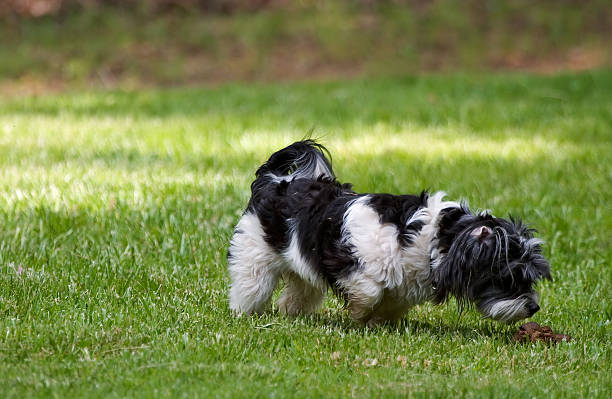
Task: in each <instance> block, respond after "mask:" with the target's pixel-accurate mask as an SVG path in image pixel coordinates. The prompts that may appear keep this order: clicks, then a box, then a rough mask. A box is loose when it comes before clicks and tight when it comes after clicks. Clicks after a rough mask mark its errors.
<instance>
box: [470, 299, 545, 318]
mask: <svg viewBox="0 0 612 399" xmlns="http://www.w3.org/2000/svg"><path fill="white" fill-rule="evenodd" d="M534 306H536V307H538V308H539V305H538V294H537V293H535V292H532V293H527V294H523V295H521V296H519V297H518V298H514V299H491V300H484V301H482V302H480V303H479V304H478V310H479V311H480V313H482V315H483V316H484V317H487V318H490V319H493V320H496V321H501V322H506V323H512V322H515V321H518V320H522V319H526V318H528V317H530V316H532V315H533V310H530V308H531V309H533V307H534Z"/></svg>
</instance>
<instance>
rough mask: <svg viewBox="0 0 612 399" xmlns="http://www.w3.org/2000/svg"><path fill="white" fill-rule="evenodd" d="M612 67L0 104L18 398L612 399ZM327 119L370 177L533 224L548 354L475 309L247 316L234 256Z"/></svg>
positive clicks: (335, 142) (1, 284)
mask: <svg viewBox="0 0 612 399" xmlns="http://www.w3.org/2000/svg"><path fill="white" fill-rule="evenodd" d="M611 93H612V72H611V71H609V70H602V71H597V72H591V73H582V74H566V75H558V76H554V77H533V76H526V75H497V76H485V77H483V76H480V77H475V76H469V75H454V76H447V77H442V76H440V77H421V78H415V77H398V78H380V79H362V80H352V81H338V82H329V83H312V82H310V83H293V84H274V85H261V84H252V85H243V86H239V85H227V86H222V87H218V88H214V89H197V88H190V89H173V90H141V91H136V92H122V91H85V92H71V93H64V94H56V95H47V96H43V97H27V98H19V99H18V98H12V99H9V98H4V99H0V153H1V154H2V156H1V157H0V226H1V227H0V315H1V317H0V392H2V393H3V396H4V397H62V398H63V397H147V396H162V397H166V396H175V397H249V398H252V397H273V396H277V397H286V396H294V397H320V396H330V397H346V396H354V397H372V396H377V397H396V396H409V397H413V396H414V397H422V396H423V397H424V396H426V397H447V396H448V395H450V394H454V395H457V396H467V397H472V396H473V397H491V396H495V397H525V398H531V397H568V398H573V397H601V398H605V397H609V396H610V393H611V391H612V386H611V380H612V378H611V377H612V374H611V370H610V364H611V360H612V359H611V356H610V355H611V350H610V345H609V342H610V338H611V335H610V332H611V331H610V329H611V325H610V319H611V313H612V312H611V307H610V298H611V297H612V295H611V294H612V293H611V290H610V282H611V280H612V279H611V274H610V262H611V260H612V252H611V249H610V242H609V240H610V232H611V231H612V220H611V216H610V207H609V201H610V198H611V197H612V188H611V187H612V185H611V184H610V183H611V182H612V181H611V180H612V167H611V165H612V134H611V131H610V129H611V126H612V113H611V109H612V94H611ZM312 128H314V135H315V136H319V137H320V138H321V141H322V142H324V143H325V144H326V145H327V146H328V147H329V149H330V150H331V152H332V154H333V156H334V162H335V169H336V171H337V174H338V175H339V177H340V178H341V179H342V180H343V181H351V182H353V183H354V184H355V188H356V189H357V190H360V191H378V192H380V191H387V192H393V193H405V192H417V191H419V190H421V189H423V188H431V189H432V190H439V189H443V190H445V191H447V192H448V194H449V197H450V198H453V199H457V198H465V199H467V200H469V202H470V203H471V204H472V205H473V206H474V207H480V208H490V209H492V210H493V211H494V212H495V213H496V214H498V215H506V214H507V213H508V212H511V213H513V214H515V215H520V216H522V217H524V219H526V220H527V221H529V222H530V223H531V224H532V225H533V226H534V227H536V228H537V229H538V230H539V232H540V233H539V234H540V235H541V237H542V238H544V239H545V240H546V242H547V244H546V246H545V253H546V256H547V257H548V258H549V260H550V262H551V264H552V267H553V277H554V281H553V282H545V283H543V284H541V286H540V294H541V297H542V310H541V311H540V312H539V313H537V314H536V315H535V316H534V318H533V319H534V320H535V321H538V322H540V323H543V324H548V325H551V326H552V327H553V328H554V329H555V330H558V331H560V332H563V333H568V334H570V335H572V336H573V337H574V340H573V341H572V342H569V343H562V344H559V345H556V346H552V347H547V346H545V345H542V344H533V345H521V344H517V343H514V342H513V341H512V339H511V336H512V332H513V330H514V329H516V325H514V326H505V325H499V324H494V323H492V322H490V321H487V320H482V319H481V318H480V317H479V316H478V315H477V314H476V312H474V311H473V310H470V311H467V312H464V313H463V314H459V312H458V309H457V307H456V306H455V304H454V303H451V304H449V305H447V306H442V307H433V306H431V305H422V306H419V307H417V308H415V309H414V310H413V311H411V312H410V313H408V314H407V315H406V317H405V318H404V320H403V321H402V322H401V323H400V324H398V325H394V326H386V327H380V328H375V329H368V328H363V327H360V326H358V325H355V324H353V323H352V322H351V321H350V320H349V318H348V315H347V314H346V312H345V311H343V310H342V307H341V304H340V303H339V301H337V300H336V299H334V298H330V299H328V300H327V302H326V304H325V306H324V308H323V310H322V311H321V312H320V313H319V314H317V315H315V316H311V317H299V318H297V319H288V318H285V317H283V316H281V315H279V314H278V313H277V312H272V313H268V314H266V315H263V316H261V317H245V318H234V317H233V316H232V315H231V314H230V312H229V309H228V300H227V290H228V276H227V272H226V261H225V252H226V248H227V246H228V240H229V238H230V235H231V233H232V229H233V226H234V224H235V223H236V221H237V220H238V217H239V215H240V213H241V211H242V209H243V207H244V206H245V204H246V201H247V199H248V196H249V183H250V181H251V178H252V176H253V173H254V170H255V168H256V167H257V166H258V165H259V164H260V163H261V162H262V161H263V160H265V159H266V157H267V155H268V154H269V153H270V152H272V151H274V150H276V149H278V148H280V147H281V146H284V145H286V144H288V143H289V142H291V141H292V140H295V139H299V138H302V137H304V136H305V134H306V132H308V131H309V130H310V129H312Z"/></svg>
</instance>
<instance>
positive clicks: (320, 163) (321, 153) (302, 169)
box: [255, 139, 336, 182]
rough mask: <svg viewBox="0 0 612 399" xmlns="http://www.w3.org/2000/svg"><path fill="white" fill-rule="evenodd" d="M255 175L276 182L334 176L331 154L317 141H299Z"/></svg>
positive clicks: (279, 152) (273, 158)
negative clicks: (269, 178)
mask: <svg viewBox="0 0 612 399" xmlns="http://www.w3.org/2000/svg"><path fill="white" fill-rule="evenodd" d="M255 175H256V176H257V177H258V178H259V177H264V176H267V177H271V178H272V179H273V180H274V181H277V182H280V181H291V180H294V179H319V178H322V177H323V178H329V179H332V180H334V179H335V178H336V177H335V175H334V172H333V169H332V165H331V161H330V157H329V152H328V151H327V149H326V148H325V147H324V146H323V145H321V144H319V143H317V142H316V141H315V140H312V139H307V140H302V141H297V142H295V143H293V144H291V145H289V146H287V147H285V148H283V149H282V150H279V151H277V152H275V153H274V154H272V155H271V156H270V159H268V161H267V162H266V163H264V164H263V165H261V166H260V167H259V169H257V172H255Z"/></svg>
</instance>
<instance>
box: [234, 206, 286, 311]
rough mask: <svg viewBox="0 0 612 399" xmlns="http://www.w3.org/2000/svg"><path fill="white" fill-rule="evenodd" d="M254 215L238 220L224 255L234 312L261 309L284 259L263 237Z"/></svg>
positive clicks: (272, 288)
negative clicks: (225, 255)
mask: <svg viewBox="0 0 612 399" xmlns="http://www.w3.org/2000/svg"><path fill="white" fill-rule="evenodd" d="M264 234H265V233H264V231H263V228H262V227H261V223H260V222H259V219H258V217H257V215H255V214H253V213H245V214H244V215H243V216H242V219H240V221H239V222H238V225H237V226H236V230H235V232H234V236H233V237H232V240H231V243H230V249H229V252H228V255H227V260H228V268H229V274H230V278H231V288H230V298H229V301H230V308H231V309H232V310H233V311H234V312H235V313H237V314H251V313H261V312H263V311H264V309H265V307H266V305H267V303H268V301H269V300H270V297H271V296H272V293H273V292H274V288H275V287H276V284H277V283H278V278H279V274H280V271H281V269H282V267H283V265H284V261H283V260H282V259H281V258H280V256H279V255H278V254H277V253H276V252H275V251H274V249H273V248H272V247H271V246H270V245H269V244H268V243H267V242H266V241H265V239H264V237H265V235H264Z"/></svg>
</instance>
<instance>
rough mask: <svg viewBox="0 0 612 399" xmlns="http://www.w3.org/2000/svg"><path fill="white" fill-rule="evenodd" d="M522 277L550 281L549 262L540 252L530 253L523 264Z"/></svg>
mask: <svg viewBox="0 0 612 399" xmlns="http://www.w3.org/2000/svg"><path fill="white" fill-rule="evenodd" d="M522 271H523V277H525V278H526V279H528V280H530V281H536V280H540V279H546V280H549V281H552V277H551V275H550V264H549V263H548V261H547V260H546V258H544V257H543V256H542V255H541V254H539V253H536V254H532V255H531V257H530V259H529V261H528V262H527V263H525V264H524V265H523V269H522Z"/></svg>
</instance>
